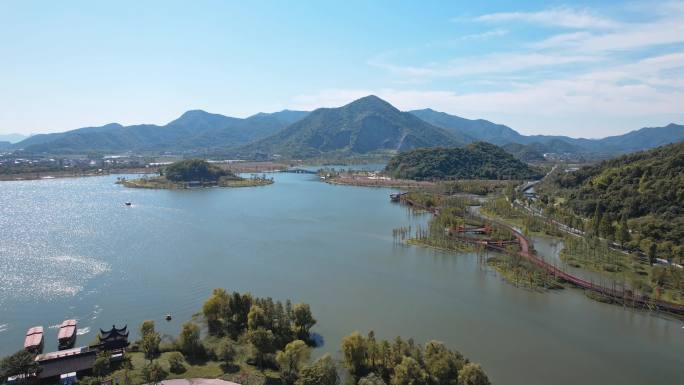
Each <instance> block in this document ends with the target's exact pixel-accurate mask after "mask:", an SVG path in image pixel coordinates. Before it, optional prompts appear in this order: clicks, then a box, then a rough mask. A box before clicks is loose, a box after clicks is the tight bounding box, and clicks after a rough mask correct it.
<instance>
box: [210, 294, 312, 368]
mask: <svg viewBox="0 0 684 385" xmlns="http://www.w3.org/2000/svg"><path fill="white" fill-rule="evenodd" d="M202 311H203V314H204V319H205V320H206V322H207V327H208V330H209V334H210V335H213V336H218V337H223V336H228V337H230V338H232V339H233V340H236V339H237V338H238V337H240V336H242V335H244V336H245V338H246V339H247V340H248V341H249V342H250V343H251V345H252V346H253V348H254V349H253V350H254V359H255V361H256V362H257V365H258V366H260V367H263V366H264V365H266V364H267V362H268V361H269V359H270V358H273V357H272V356H273V354H274V353H275V352H276V351H278V350H282V349H284V348H285V346H286V345H287V344H289V343H290V342H293V341H294V340H297V339H299V340H302V341H304V342H306V343H311V336H310V330H311V328H312V327H313V326H314V325H315V324H316V319H315V318H314V317H313V314H312V313H311V308H310V307H309V305H307V304H296V305H294V306H293V305H292V303H291V302H290V301H289V300H288V301H286V302H285V303H284V304H283V303H282V302H280V301H274V300H273V299H272V298H258V297H253V296H252V295H251V294H249V293H246V294H241V293H237V292H233V293H229V292H227V291H226V290H225V289H214V291H213V292H212V294H211V296H210V297H209V299H207V301H206V302H205V303H204V306H203V308H202Z"/></svg>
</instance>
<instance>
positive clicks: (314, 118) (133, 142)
mask: <svg viewBox="0 0 684 385" xmlns="http://www.w3.org/2000/svg"><path fill="white" fill-rule="evenodd" d="M551 129H552V128H550V130H551ZM681 140H684V126H682V125H677V124H669V125H668V126H666V127H649V128H642V129H640V130H636V131H632V132H629V133H627V134H624V135H618V136H612V137H607V138H603V139H576V138H570V137H566V136H553V135H532V136H525V135H522V134H520V133H518V132H517V131H515V130H513V129H512V128H510V127H508V126H505V125H501V124H496V123H492V122H490V121H487V120H482V119H477V120H471V119H465V118H461V117H458V116H454V115H450V114H446V113H443V112H438V111H434V110H431V109H424V110H415V111H409V112H403V111H400V110H398V109H397V108H395V107H393V106H392V105H391V104H389V103H387V102H386V101H384V100H382V99H380V98H378V97H376V96H372V95H371V96H367V97H364V98H361V99H359V100H356V101H353V102H351V103H349V104H347V105H345V106H342V107H338V108H319V109H317V110H315V111H313V112H306V111H290V110H284V111H280V112H275V113H259V114H256V115H253V116H250V117H248V118H245V119H240V118H233V117H228V116H224V115H220V114H211V113H208V112H205V111H201V110H192V111H188V112H186V113H184V114H183V115H182V116H180V117H179V118H178V119H176V120H174V121H172V122H170V123H168V124H166V125H163V126H160V125H152V124H142V125H134V126H122V125H120V124H117V123H111V124H107V125H105V126H101V127H85V128H80V129H76V130H72V131H67V132H63V133H54V134H42V135H34V136H31V137H29V138H27V139H25V140H23V141H21V142H19V143H16V144H11V145H7V144H5V147H6V148H11V149H14V150H24V151H27V152H31V153H51V154H73V153H81V154H82V153H88V152H101V153H117V152H129V151H130V152H137V153H150V154H153V153H162V152H174V153H185V154H197V155H201V154H221V155H230V156H237V157H243V158H255V157H258V158H263V157H264V156H266V157H270V156H273V155H276V154H278V155H281V156H284V157H292V158H307V157H318V156H326V155H330V154H336V155H356V154H371V153H372V154H375V153H394V152H397V151H404V150H410V149H414V148H420V147H456V146H463V145H465V144H468V143H472V142H476V141H486V142H490V143H493V144H496V145H501V146H504V148H507V149H508V150H509V151H511V152H513V153H518V154H526V156H529V157H530V158H535V157H539V155H540V154H541V153H545V152H555V153H578V154H581V153H603V154H618V153H625V152H632V151H638V150H644V149H649V148H653V147H656V146H660V145H663V144H668V143H673V142H678V141H681Z"/></svg>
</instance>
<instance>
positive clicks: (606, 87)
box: [0, 0, 684, 137]
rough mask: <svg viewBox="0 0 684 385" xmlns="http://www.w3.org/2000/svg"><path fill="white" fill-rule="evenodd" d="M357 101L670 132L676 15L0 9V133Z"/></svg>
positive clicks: (683, 67) (180, 6)
mask: <svg viewBox="0 0 684 385" xmlns="http://www.w3.org/2000/svg"><path fill="white" fill-rule="evenodd" d="M371 93H372V94H376V95H378V96H380V97H382V98H385V99H386V100H388V101H389V102H391V103H393V104H394V105H396V106H397V107H399V108H400V109H403V110H408V109H414V108H425V107H431V108H433V109H436V110H441V111H445V112H448V113H452V114H456V115H460V116H464V117H467V118H484V119H488V120H492V121H495V122H497V123H502V124H507V125H509V126H511V127H513V128H514V129H516V130H518V131H520V132H522V133H525V134H563V135H570V136H574V137H580V136H581V137H602V136H607V135H615V134H621V133H624V132H626V131H629V130H633V129H637V128H640V127H644V126H660V125H665V124H667V123H670V122H675V123H684V2H681V1H674V2H654V1H641V2H639V1H634V2H624V1H620V2H617V1H600V2H599V1H597V2H587V1H584V2H582V1H573V2H556V1H544V2H539V1H515V2H510V1H506V2H504V1H486V2H471V1H442V2H438V1H429V2H419V1H401V2H400V1H298V2H285V1H249V2H247V1H239V2H238V1H195V2H187V1H186V2H180V1H179V2H175V1H156V2H155V1H130V2H126V1H116V2H108V3H105V2H93V1H82V2H79V1H70V2H54V1H43V2H41V1H4V0H0V133H10V132H20V133H24V134H29V133H38V132H52V131H64V130H68V129H73V128H77V127H83V126H92V125H101V124H105V123H109V122H119V123H122V124H137V123H158V124H163V123H166V122H168V121H170V120H172V119H174V118H176V117H177V116H179V115H180V114H181V113H183V112H184V111H186V110H188V109H197V108H199V109H204V110H207V111H210V112H216V113H222V114H225V115H231V116H238V117H245V116H249V115H251V114H254V113H256V112H260V111H266V112H270V111H276V110H280V109H284V108H290V109H313V108H316V107H321V106H327V107H330V106H339V105H343V104H346V103H348V102H350V101H352V100H354V99H356V98H358V97H361V96H364V95H367V94H371Z"/></svg>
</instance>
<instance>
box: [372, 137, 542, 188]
mask: <svg viewBox="0 0 684 385" xmlns="http://www.w3.org/2000/svg"><path fill="white" fill-rule="evenodd" d="M385 171H386V172H387V173H388V174H390V175H392V176H393V177H395V178H404V179H419V180H425V179H536V178H540V177H541V176H542V175H541V172H540V171H539V170H537V169H535V168H533V167H531V166H529V165H527V164H525V163H523V162H521V161H520V160H518V159H516V158H514V157H513V155H511V154H509V153H508V152H506V151H504V150H503V149H501V148H500V147H498V146H495V145H493V144H490V143H485V142H477V143H471V144H469V145H468V146H466V147H464V148H433V149H418V150H413V151H409V152H405V153H401V154H398V155H396V156H395V157H393V158H392V159H391V160H390V161H389V162H388V163H387V167H386V168H385Z"/></svg>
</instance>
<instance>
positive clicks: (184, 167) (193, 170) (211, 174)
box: [163, 159, 237, 182]
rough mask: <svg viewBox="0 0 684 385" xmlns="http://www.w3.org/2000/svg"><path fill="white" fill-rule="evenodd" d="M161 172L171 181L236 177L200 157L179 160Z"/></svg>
mask: <svg viewBox="0 0 684 385" xmlns="http://www.w3.org/2000/svg"><path fill="white" fill-rule="evenodd" d="M163 172H164V176H165V177H166V179H168V180H170V181H173V182H190V181H202V182H217V181H218V180H219V179H220V178H237V176H235V174H233V173H232V172H230V171H228V170H224V169H222V168H221V167H219V166H217V165H215V164H211V163H209V162H207V161H206V160H202V159H188V160H181V161H179V162H175V163H173V164H171V165H169V166H168V167H166V169H164V171H163Z"/></svg>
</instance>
